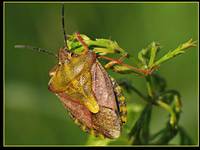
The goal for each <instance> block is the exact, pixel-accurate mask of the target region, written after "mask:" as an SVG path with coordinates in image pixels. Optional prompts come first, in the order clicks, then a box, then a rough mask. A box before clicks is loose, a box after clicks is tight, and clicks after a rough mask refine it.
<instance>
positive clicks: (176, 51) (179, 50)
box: [150, 39, 196, 68]
mask: <svg viewBox="0 0 200 150" xmlns="http://www.w3.org/2000/svg"><path fill="white" fill-rule="evenodd" d="M195 46H196V41H193V40H192V39H190V40H189V41H187V42H185V43H183V44H181V45H180V46H178V47H177V48H176V49H174V50H172V51H169V52H168V53H167V54H165V55H164V56H163V57H161V58H160V59H159V60H157V61H156V62H155V63H153V64H152V65H151V66H150V67H151V68H153V67H154V66H159V65H160V64H162V63H163V62H166V61H167V60H169V59H171V58H173V57H175V56H178V55H180V54H183V53H185V50H186V49H188V48H190V47H195Z"/></svg>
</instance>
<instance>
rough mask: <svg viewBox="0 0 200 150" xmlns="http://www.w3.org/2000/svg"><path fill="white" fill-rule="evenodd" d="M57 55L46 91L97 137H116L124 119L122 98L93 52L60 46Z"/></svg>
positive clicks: (84, 128)
mask: <svg viewBox="0 0 200 150" xmlns="http://www.w3.org/2000/svg"><path fill="white" fill-rule="evenodd" d="M58 56H59V63H58V65H56V66H55V67H54V68H53V69H52V70H51V71H50V72H49V75H50V77H51V79H50V81H49V90H50V91H52V92H53V93H55V94H56V95H57V96H58V97H59V99H60V100H61V102H62V103H63V104H64V106H65V107H66V109H67V110H68V111H69V113H70V116H71V117H72V118H73V120H74V121H75V123H76V124H79V125H80V126H81V128H82V129H83V130H85V131H88V132H90V133H91V134H93V135H96V136H101V137H108V138H117V137H119V136H120V133H121V128H122V124H123V123H124V122H126V108H125V102H123V101H124V97H123V96H122V92H121V91H120V90H119V86H117V84H116V82H115V81H114V79H112V80H111V78H110V77H109V75H108V74H107V72H106V71H105V69H104V68H103V66H102V65H101V64H100V63H99V62H98V60H97V58H96V54H95V53H94V52H92V51H87V52H85V53H83V54H73V53H71V52H69V51H67V50H65V49H60V51H59V54H58ZM122 102H123V103H122ZM123 111H124V112H123Z"/></svg>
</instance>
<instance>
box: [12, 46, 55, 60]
mask: <svg viewBox="0 0 200 150" xmlns="http://www.w3.org/2000/svg"><path fill="white" fill-rule="evenodd" d="M15 48H27V49H31V50H33V51H37V52H39V53H46V54H48V55H51V56H54V57H56V58H57V57H58V56H57V55H56V54H55V53H53V52H51V51H49V50H47V49H43V48H39V47H34V46H30V45H15Z"/></svg>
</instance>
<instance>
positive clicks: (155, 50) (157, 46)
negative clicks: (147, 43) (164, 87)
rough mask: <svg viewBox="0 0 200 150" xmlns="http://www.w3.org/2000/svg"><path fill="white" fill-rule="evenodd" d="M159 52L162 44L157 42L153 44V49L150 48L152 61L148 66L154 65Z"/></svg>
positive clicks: (150, 60)
mask: <svg viewBox="0 0 200 150" xmlns="http://www.w3.org/2000/svg"><path fill="white" fill-rule="evenodd" d="M159 50H160V44H159V43H156V42H152V44H151V48H150V59H149V64H148V66H151V65H152V64H153V63H154V60H155V58H156V55H157V53H158V51H159Z"/></svg>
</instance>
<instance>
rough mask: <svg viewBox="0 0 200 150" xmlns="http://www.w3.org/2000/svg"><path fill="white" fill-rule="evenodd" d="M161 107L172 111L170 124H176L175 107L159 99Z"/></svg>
mask: <svg viewBox="0 0 200 150" xmlns="http://www.w3.org/2000/svg"><path fill="white" fill-rule="evenodd" d="M156 103H157V104H158V105H159V106H160V107H162V108H164V109H165V110H167V111H168V112H169V113H170V124H171V125H172V126H174V125H175V123H176V114H175V113H174V111H173V109H172V108H171V107H170V106H169V105H168V104H167V103H164V102H163V101H161V100H159V101H157V102H156Z"/></svg>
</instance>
